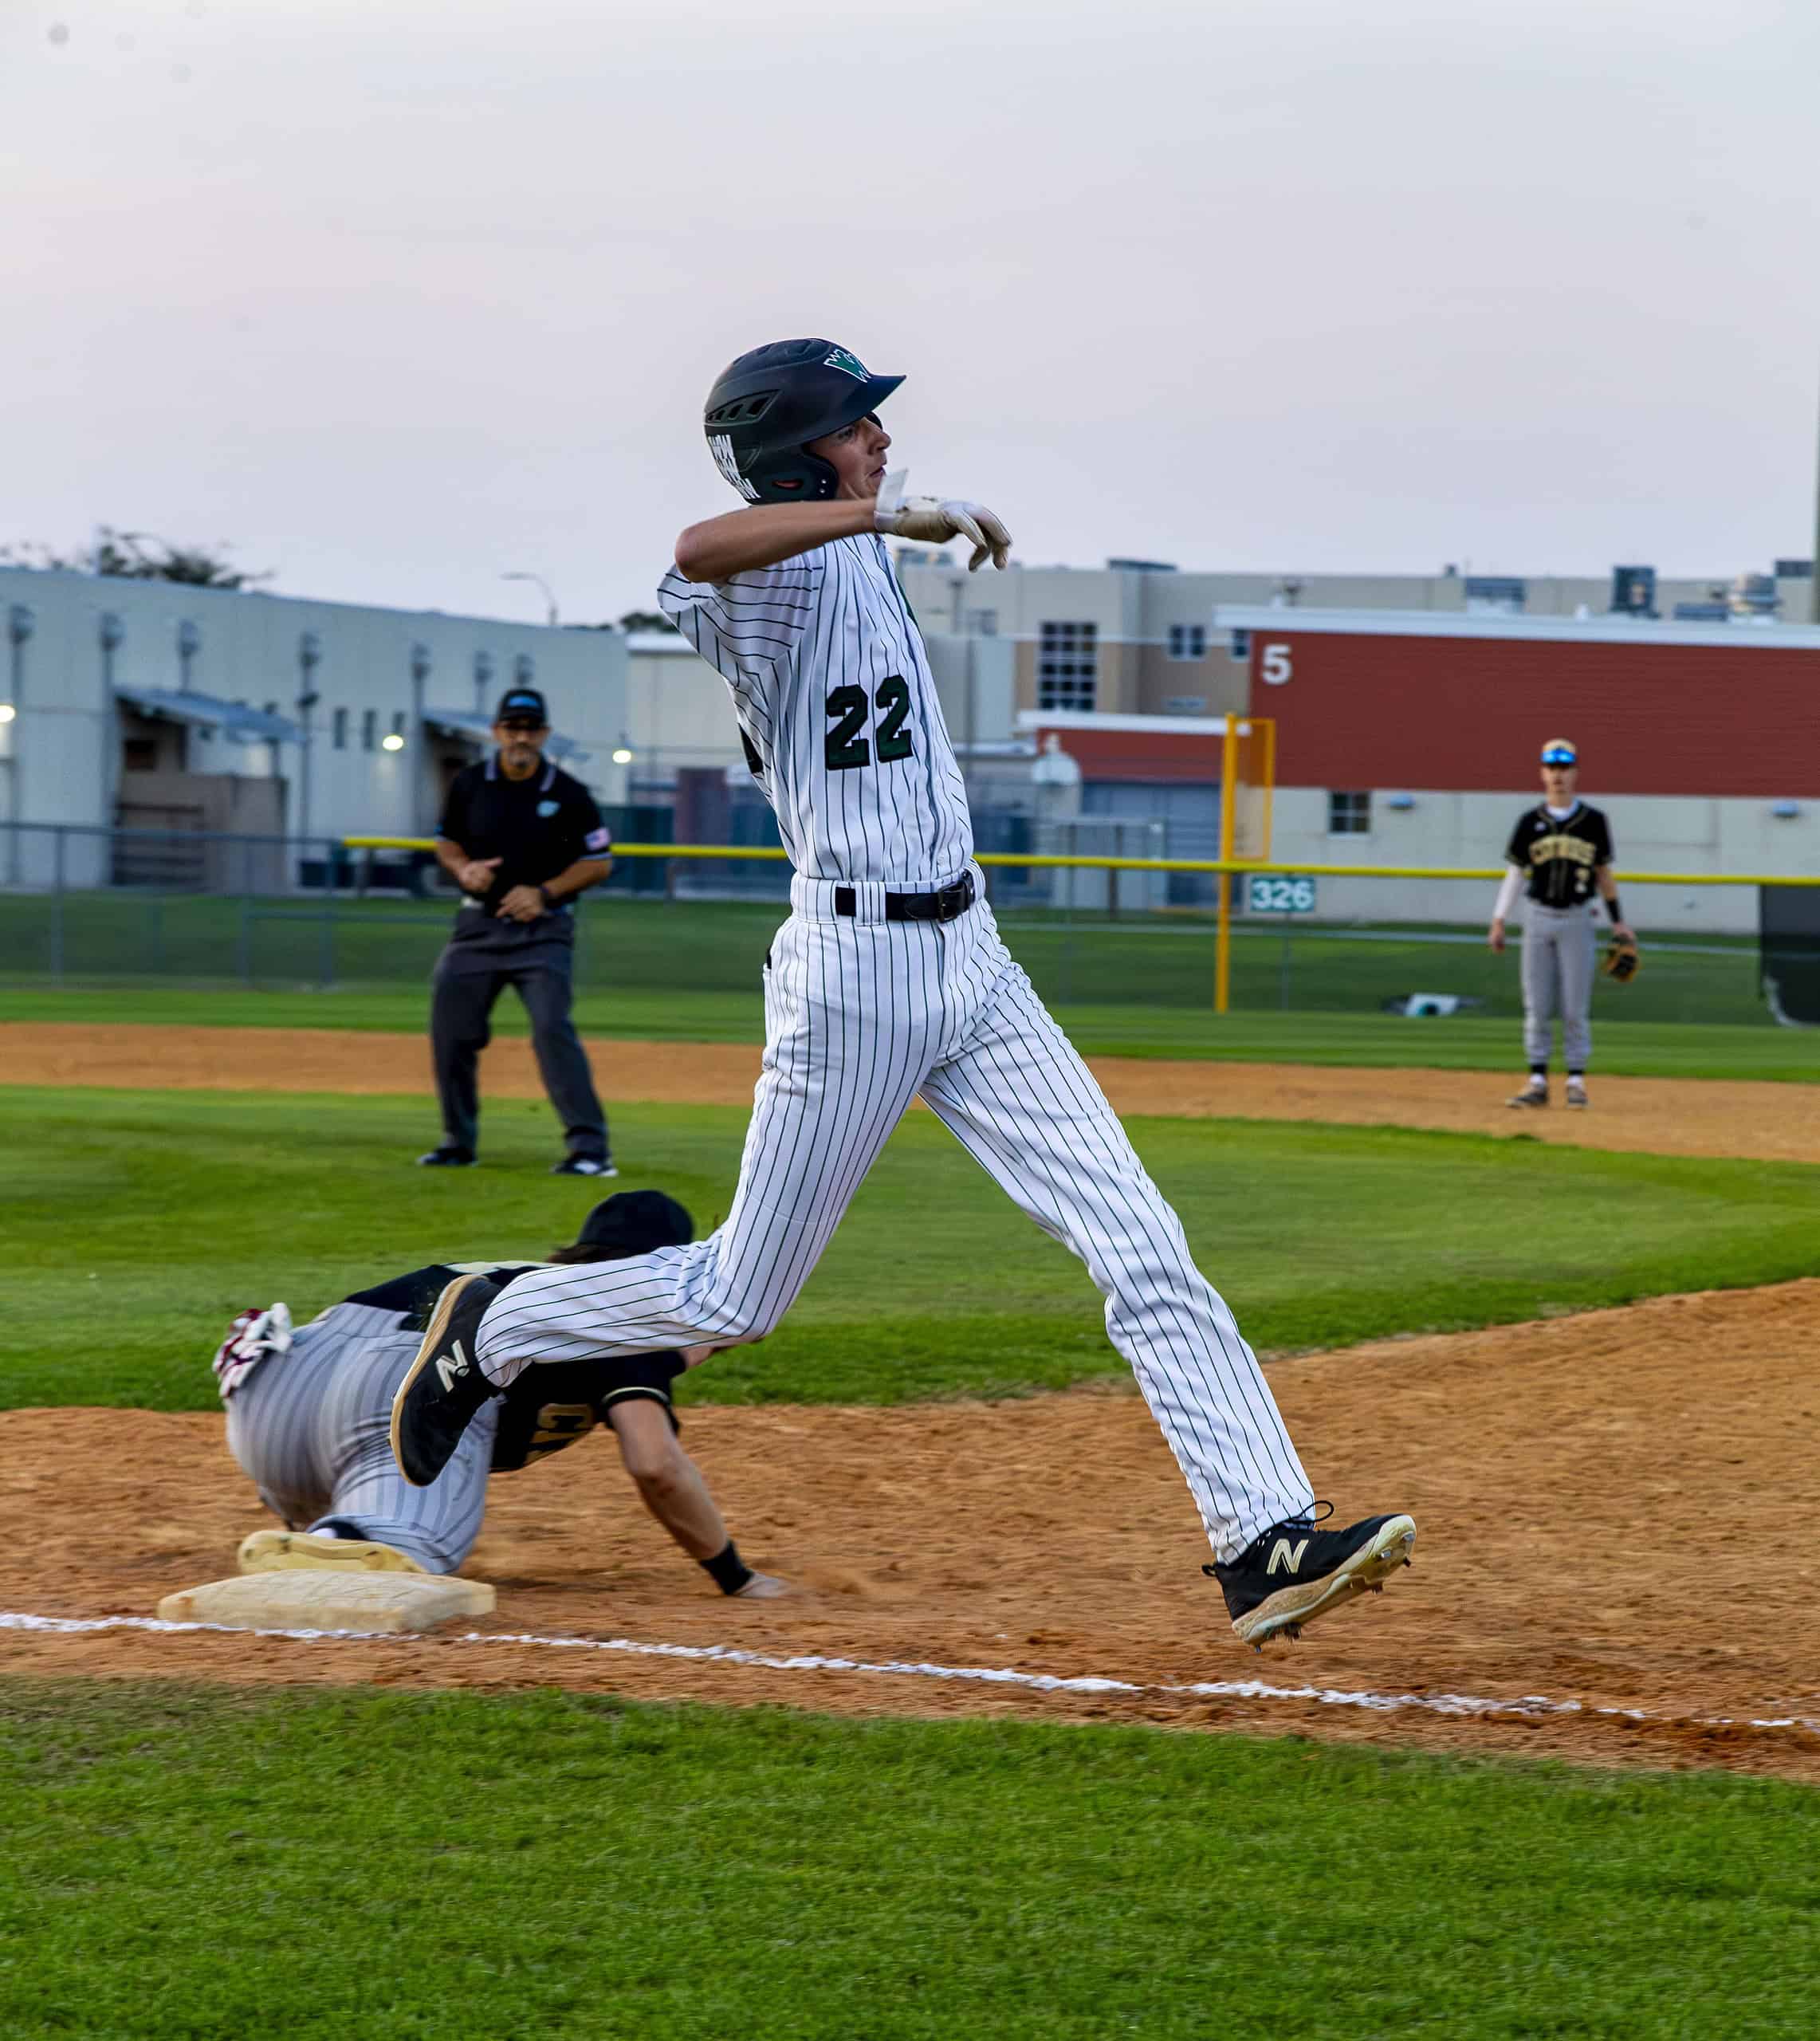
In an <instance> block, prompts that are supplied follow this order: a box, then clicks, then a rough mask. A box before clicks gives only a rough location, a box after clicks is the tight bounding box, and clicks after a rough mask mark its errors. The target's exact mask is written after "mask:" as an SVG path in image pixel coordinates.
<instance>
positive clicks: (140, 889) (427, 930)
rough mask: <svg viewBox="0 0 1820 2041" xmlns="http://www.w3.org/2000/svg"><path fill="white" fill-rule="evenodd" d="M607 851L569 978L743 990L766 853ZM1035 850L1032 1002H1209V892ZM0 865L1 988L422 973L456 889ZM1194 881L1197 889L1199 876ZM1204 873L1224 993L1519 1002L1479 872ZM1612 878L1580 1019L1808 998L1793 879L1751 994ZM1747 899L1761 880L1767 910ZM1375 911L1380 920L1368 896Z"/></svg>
mask: <svg viewBox="0 0 1820 2041" xmlns="http://www.w3.org/2000/svg"><path fill="white" fill-rule="evenodd" d="M620 848H621V850H622V851H623V853H625V854H624V855H622V856H620V858H619V860H618V861H617V863H615V869H614V872H613V875H612V877H611V879H610V880H609V881H608V883H607V885H606V886H604V887H602V888H600V889H599V891H597V892H596V893H595V894H592V895H589V896H588V899H585V900H584V902H583V903H581V905H580V909H579V911H578V914H577V918H576V932H577V955H576V983H577V985H578V988H580V989H588V990H596V991H601V992H611V991H613V990H615V989H617V990H621V991H639V992H643V993H673V994H675V995H676V996H678V997H686V996H687V995H688V994H690V993H694V992H702V993H746V994H750V993H753V990H754V989H755V987H756V986H757V980H758V972H759V968H760V965H761V962H762V959H763V958H764V955H765V950H766V947H767V946H768V943H769V942H770V940H771V938H772V934H774V933H775V931H776V926H777V923H778V922H779V921H780V918H782V916H783V914H784V912H785V911H786V910H787V892H788V880H789V872H788V867H787V866H786V865H784V863H781V862H779V861H777V860H776V859H775V858H774V857H773V856H772V855H771V854H770V853H769V851H768V849H767V848H766V847H764V846H757V845H754V846H749V847H745V856H743V857H739V856H737V855H731V854H729V855H728V856H726V857H724V858H716V857H714V856H713V855H711V854H710V855H707V856H705V857H694V856H685V855H682V854H680V852H679V851H678V849H677V847H670V846H664V845H662V844H650V843H647V844H645V845H643V846H639V845H637V844H631V843H627V842H626V841H625V840H623V838H622V840H621V844H620ZM684 848H685V849H686V847H684ZM1138 849H1139V846H1138V844H1136V843H1134V842H1127V843H1126V844H1123V845H1122V849H1121V850H1120V851H1114V849H1112V848H1111V847H1110V840H1109V843H1108V847H1107V849H1106V850H1105V851H1104V852H1103V854H1102V855H1103V857H1104V858H1105V859H1110V858H1112V857H1114V856H1116V855H1121V854H1122V855H1131V854H1132V852H1133V851H1137V850H1138ZM641 851H642V852H643V854H642V855H641V854H640V853H641ZM1042 854H1043V853H1041V852H1040V851H1037V850H1036V849H1035V848H1034V847H1032V848H1031V849H1030V850H1028V851H1024V849H1023V848H1022V847H1019V848H1017V849H1012V848H1008V847H1005V848H1000V849H999V850H997V851H996V852H993V853H989V855H992V856H993V859H994V861H993V863H990V864H989V865H988V866H987V867H986V871H987V879H988V887H989V895H990V897H991V899H992V900H993V906H994V909H995V911H996V913H997V914H998V917H999V920H1000V926H1001V927H1002V929H1003V930H1004V936H1005V939H1006V942H1007V943H1008V946H1010V948H1011V950H1012V953H1013V954H1015V955H1016V958H1018V960H1019V962H1020V963H1022V964H1023V965H1024V968H1025V969H1027V970H1028V972H1029V973H1030V976H1031V977H1032V980H1033V981H1034V982H1035V983H1036V986H1037V989H1038V990H1039V991H1040V993H1042V994H1043V996H1044V998H1045V999H1047V1000H1048V1001H1049V1002H1050V1003H1051V1004H1052V1005H1055V1006H1058V1007H1063V1008H1066V1007H1068V1006H1071V1005H1091V1006H1094V1007H1098V1008H1110V1007H1121V1008H1130V1009H1134V1010H1136V1009H1146V1008H1169V1009H1177V1010H1181V1009H1201V1010H1205V1009H1208V1008H1209V1006H1210V1005H1211V1004H1212V1000H1213V973H1214V954H1215V938H1216V929H1217V917H1216V914H1215V913H1214V911H1213V909H1212V908H1211V907H1210V906H1204V905H1201V904H1198V903H1197V904H1195V905H1192V906H1181V905H1177V904H1172V897H1171V895H1172V886H1171V879H1172V876H1173V875H1170V874H1168V873H1164V872H1158V871H1149V870H1133V869H1120V868H1118V867H1116V866H1114V865H1113V864H1111V863H1098V864H1095V865H1094V866H1091V867H1087V868H1084V869H1083V868H1079V867H1045V866H1043V865H1041V864H1039V863H1030V864H1020V863H1016V862H1015V859H1016V858H1018V857H1019V856H1021V855H1029V856H1030V857H1031V858H1032V859H1035V858H1036V857H1038V856H1039V855H1042ZM1086 854H1087V855H1092V854H1093V853H1092V852H1091V851H1088V852H1087V853H1086ZM997 859H1005V860H1006V862H1004V863H1000V862H997V861H996V860H997ZM0 873H3V874H4V875H5V878H6V884H5V885H4V887H0V982H3V983H4V984H6V985H9V986H12V987H15V988H21V987H30V986H40V987H45V986H62V987H68V988H73V989H80V988H85V987H93V988H96V989H104V988H120V987H132V986H135V985H139V986H143V985H153V984H159V985H168V986H172V987H187V988H192V989H215V988H221V989H228V988H242V989H271V990H297V989H314V990H329V989H368V988H372V989H379V988H389V989H401V988H407V987H412V986H422V985H424V984H425V983H426V982H427V979H428V977H429V974H430V969H431V968H432V966H433V965H434V962H435V960H436V958H437V955H438V953H439V952H440V950H441V949H442V945H443V943H444V942H445V941H446V938H447V935H448V932H449V928H450V922H451V919H452V917H453V914H454V907H455V903H456V899H457V897H458V896H457V895H456V894H455V892H454V889H453V887H450V885H449V883H448V882H447V881H446V879H445V877H444V875H442V872H441V871H440V870H439V868H438V867H437V866H436V865H435V863H434V859H433V858H432V857H431V856H430V854H429V853H428V852H427V851H420V850H403V849H398V848H386V849H378V848H375V849H371V850H361V849H354V848H350V847H348V846H347V845H346V844H344V843H343V842H341V841H340V840H336V839H328V838H324V839H309V840H295V839H291V840H281V839H277V838H272V837H261V836H208V835H204V834H201V833H199V832H157V831H147V830H100V829H87V828H74V827H70V828H64V827H47V826H42V825H37V824H4V825H0ZM1197 876H1201V877H1202V878H1203V879H1206V878H1208V877H1209V876H1211V879H1212V883H1213V886H1214V887H1217V884H1218V883H1219V881H1218V877H1217V875H1197ZM1228 883H1230V885H1231V886H1232V889H1233V895H1232V906H1233V918H1232V976H1231V1005H1232V1008H1233V1009H1235V1010H1240V1011H1246V1010H1248V1011H1252V1012H1269V1011H1277V1012H1283V1013H1292V1012H1302V1013H1348V1012H1352V1013H1366V1012H1370V1013H1378V1012H1386V1011H1388V1012H1392V1013H1409V1014H1410V1015H1411V1016H1412V1017H1418V1018H1438V1019H1445V1017H1448V1016H1449V1015H1452V1014H1455V1013H1483V1014H1485V1015H1488V1016H1492V1017H1515V1016H1516V1015H1517V1014H1518V1013H1519V1012H1520V1011H1521V1005H1522V1001H1521V992H1520V985H1519V973H1518V966H1517V960H1516V958H1515V955H1514V954H1506V955H1504V956H1501V957H1500V956H1494V955H1493V954H1492V953H1491V952H1490V950H1488V946H1487V944H1486V941H1485V920H1484V917H1486V916H1488V914H1489V911H1490V906H1491V897H1492V885H1491V883H1488V881H1486V880H1485V879H1484V878H1482V877H1468V878H1453V877H1425V878H1421V879H1414V878H1412V879H1405V880H1401V881H1396V882H1389V881H1379V882H1377V883H1376V884H1375V886H1374V890H1373V891H1372V893H1371V895H1370V899H1371V901H1372V903H1374V911H1373V912H1372V913H1370V914H1364V913H1358V912H1347V911H1345V908H1344V903H1345V901H1346V894H1347V888H1348V886H1349V885H1350V884H1352V882H1347V881H1345V880H1343V879H1337V876H1336V875H1327V874H1323V875H1315V876H1311V875H1307V874H1302V875H1296V874H1292V873H1283V874H1276V875H1257V874H1247V875H1240V876H1236V877H1234V878H1233V879H1231V880H1230V881H1228ZM1739 883H1740V884H1743V883H1751V882H1744V881H1740V882H1739ZM1177 891H1179V889H1177ZM1354 891H1356V887H1354ZM1791 891H1792V889H1791ZM1624 892H1625V903H1626V906H1627V910H1628V911H1629V913H1630V914H1632V915H1633V918H1636V919H1637V920H1638V921H1639V922H1640V923H1641V926H1642V930H1643V933H1644V938H1645V969H1644V971H1643V973H1642V975H1641V977H1640V978H1639V979H1638V980H1637V982H1636V983H1635V984H1634V985H1631V986H1629V987H1626V988H1624V989H1621V990H1619V989H1615V988H1613V989H1606V988H1602V989H1601V994H1600V997H1601V1000H1602V1003H1603V1002H1606V1001H1609V1004H1605V1005H1603V1010H1605V1011H1606V1012H1608V1013H1613V1014H1616V1013H1620V1012H1621V1013H1622V1014H1623V1015H1624V1017H1625V1018H1627V1019H1633V1020H1660V1021H1665V1022H1674V1021H1688V1022H1707V1023H1713V1022H1717V1023H1731V1024H1761V1025H1768V1024H1772V1023H1773V1020H1775V1018H1783V1019H1785V1020H1800V1019H1804V1018H1807V1017H1811V1015H1810V1004H1811V1002H1809V1004H1807V1005H1804V1004H1803V1003H1802V1001H1799V1000H1791V999H1783V998H1782V997H1780V995H1779V989H1778V988H1779V985H1792V984H1794V977H1792V976H1791V973H1795V972H1796V969H1797V965H1798V962H1799V957H1798V946H1799V943H1801V942H1805V943H1806V954H1813V955H1817V956H1820V934H1806V935H1805V936H1803V935H1801V934H1800V933H1799V930H1801V929H1810V928H1811V926H1812V924H1813V922H1814V916H1815V913H1816V911H1817V910H1820V891H1810V890H1802V891H1801V892H1800V893H1799V895H1798V899H1797V905H1798V907H1799V909H1800V910H1802V913H1803V914H1806V920H1805V921H1804V922H1798V929H1797V934H1795V935H1791V934H1789V933H1788V924H1789V915H1788V913H1787V911H1784V912H1783V913H1782V915H1781V921H1780V922H1779V927H1780V929H1781V931H1782V932H1781V933H1780V934H1779V935H1778V938H1777V941H1778V942H1779V944H1781V945H1782V947H1781V948H1780V949H1779V950H1777V952H1776V953H1775V954H1776V958H1777V959H1778V960H1779V961H1778V962H1777V965H1776V969H1777V970H1778V972H1779V973H1782V976H1781V977H1780V978H1772V981H1771V987H1770V990H1771V998H1770V999H1769V1000H1768V1001H1766V997H1765V986H1764V965H1763V959H1764V957H1765V955H1766V954H1767V952H1766V951H1765V950H1764V949H1763V946H1762V943H1761V942H1760V941H1759V937H1758V935H1756V934H1724V933H1704V934H1702V933H1699V932H1696V931H1692V930H1686V929H1681V928H1677V926H1675V925H1674V924H1673V922H1668V924H1667V926H1664V925H1663V922H1664V921H1665V919H1666V917H1667V914H1668V906H1667V904H1665V905H1664V906H1663V907H1662V909H1661V915H1660V916H1659V917H1658V919H1657V922H1655V923H1654V924H1653V923H1652V920H1651V902H1652V899H1653V898H1654V897H1655V891H1654V890H1653V889H1651V888H1649V887H1645V886H1641V885H1639V884H1637V883H1635V882H1633V880H1632V879H1629V878H1626V879H1625V885H1624ZM1772 892H1774V893H1775V894H1777V895H1779V894H1780V889H1771V890H1770V891H1766V892H1765V895H1764V898H1765V899H1766V901H1767V900H1768V899H1771V894H1772ZM1665 900H1666V896H1665ZM1399 902H1401V903H1404V911H1403V912H1401V913H1400V914H1399V913H1397V912H1394V911H1392V912H1386V911H1385V908H1386V906H1390V907H1391V908H1392V909H1394V908H1395V907H1396V906H1397V904H1398V903H1399ZM1766 926H1767V922H1766ZM1767 940H1768V938H1767V936H1766V937H1765V938H1763V941H1766V942H1767ZM1791 960H1794V961H1791ZM1816 997H1820V994H1817V995H1816ZM1776 1009H1779V1010H1776Z"/></svg>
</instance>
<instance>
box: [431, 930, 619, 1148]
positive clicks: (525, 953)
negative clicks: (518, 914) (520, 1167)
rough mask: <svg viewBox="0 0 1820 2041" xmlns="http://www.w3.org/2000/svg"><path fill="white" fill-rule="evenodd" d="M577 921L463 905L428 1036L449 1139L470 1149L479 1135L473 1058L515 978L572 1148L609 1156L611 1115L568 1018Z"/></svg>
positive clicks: (440, 970)
mask: <svg viewBox="0 0 1820 2041" xmlns="http://www.w3.org/2000/svg"><path fill="white" fill-rule="evenodd" d="M574 965H575V922H574V918H573V916H572V914H571V913H570V912H569V911H568V910H564V911H562V912H560V913H556V914H544V915H543V916H542V917H540V918H539V919H538V920H537V921H534V922H502V921H501V920H500V919H499V918H498V917H497V915H493V914H486V913H485V912H484V911H483V910H482V909H480V908H478V907H467V906H464V907H463V908H462V910H460V912H459V913H458V914H457V915H456V917H455V930H454V934H453V935H451V936H450V938H449V944H448V947H447V948H446V950H444V951H443V952H442V955H441V956H440V957H439V958H438V959H437V960H436V969H435V973H434V977H433V979H432V980H431V983H432V985H433V986H434V991H433V993H432V996H431V999H430V1049H431V1053H432V1055H433V1056H434V1060H435V1065H436V1095H437V1097H438V1099H440V1101H441V1102H442V1138H443V1139H444V1140H445V1141H446V1142H447V1143H448V1144H449V1146H450V1147H452V1148H466V1149H468V1150H470V1151H472V1150H474V1149H475V1148H477V1147H478V1145H479V1138H480V1087H479V1084H478V1082H477V1079H476V1076H475V1066H476V1064H477V1063H478V1060H479V1057H480V1052H481V1051H482V1049H484V1048H485V1047H486V1045H487V1044H488V1043H489V1041H490V1040H492V1039H493V1029H492V1025H491V1016H492V1013H493V1001H495V1000H497V998H498V997H499V995H500V994H501V993H502V992H503V991H504V990H505V988H506V987H507V986H508V985H510V986H512V987H513V989H514V990H515V991H516V992H517V994H518V997H520V998H521V1000H522V1001H524V1002H525V1012H526V1013H528V1014H529V1016H530V1018H531V1046H532V1048H533V1049H534V1050H535V1051H536V1052H537V1068H538V1071H539V1072H540V1074H541V1076H542V1077H543V1080H544V1090H545V1091H547V1092H548V1094H549V1095H550V1103H551V1104H552V1106H554V1107H556V1117H557V1118H558V1119H560V1121H561V1122H562V1123H563V1135H564V1140H565V1142H567V1144H568V1152H569V1154H571V1155H576V1156H584V1157H586V1158H588V1160H589V1161H591V1162H605V1161H606V1159H607V1116H606V1115H605V1114H604V1113H603V1111H601V1110H600V1099H599V1095H598V1094H597V1093H596V1091H595V1089H594V1074H593V1072H592V1071H591V1070H590V1069H589V1068H588V1052H587V1050H585V1049H584V1048H583V1047H582V1045H581V1037H580V1036H579V1035H578V1034H577V1033H576V1032H575V1023H574V1022H573V1021H572V1020H571V1019H570V1018H569V1001H570V997H571V995H572V980H573V973H574Z"/></svg>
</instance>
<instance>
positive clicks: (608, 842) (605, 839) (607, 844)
mask: <svg viewBox="0 0 1820 2041" xmlns="http://www.w3.org/2000/svg"><path fill="white" fill-rule="evenodd" d="M612 847H613V832H612V831H611V829H591V830H590V831H589V832H588V835H587V836H585V837H584V838H583V840H582V848H583V849H584V850H588V851H593V852H594V854H595V855H596V857H598V856H599V855H601V853H602V852H603V851H610V850H611V849H612Z"/></svg>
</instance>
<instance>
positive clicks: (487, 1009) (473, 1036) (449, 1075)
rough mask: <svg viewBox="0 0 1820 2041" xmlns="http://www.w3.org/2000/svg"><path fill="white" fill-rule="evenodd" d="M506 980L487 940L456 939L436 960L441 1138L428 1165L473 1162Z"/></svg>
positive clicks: (434, 1040)
mask: <svg viewBox="0 0 1820 2041" xmlns="http://www.w3.org/2000/svg"><path fill="white" fill-rule="evenodd" d="M474 911H475V910H473V909H464V910H463V912H464V913H472V912H474ZM504 985H505V978H504V977H503V976H502V975H501V972H500V971H499V969H498V968H497V959H496V958H493V956H491V955H490V954H489V953H488V951H487V950H486V948H485V945H484V943H482V942H475V941H472V940H470V941H468V942H461V941H453V942H450V944H449V946H448V947H447V948H446V950H444V951H443V952H442V955H441V957H440V958H438V959H437V962H436V969H435V972H434V976H433V977H432V978H431V981H430V1061H431V1064H432V1065H433V1067H434V1071H435V1075H436V1096H437V1099H438V1102H439V1103H440V1104H441V1107H442V1142H441V1144H440V1145H439V1146H438V1147H436V1148H434V1149H432V1150H430V1154H429V1155H426V1156H425V1157H423V1158H422V1159H423V1160H424V1161H425V1162H428V1161H430V1158H431V1157H438V1158H442V1157H452V1158H466V1159H470V1160H471V1159H472V1158H473V1157H474V1154H476V1153H477V1152H478V1148H479V1142H480V1085H479V1082H478V1075H477V1073H478V1068H479V1064H480V1052H481V1051H482V1049H484V1048H485V1047H486V1045H487V1044H488V1043H489V1041H490V1040H492V1039H493V1029H492V1026H491V1017H492V1013H493V1002H494V1001H495V1000H497V998H498V997H499V995H500V993H501V989H503V987H504Z"/></svg>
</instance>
